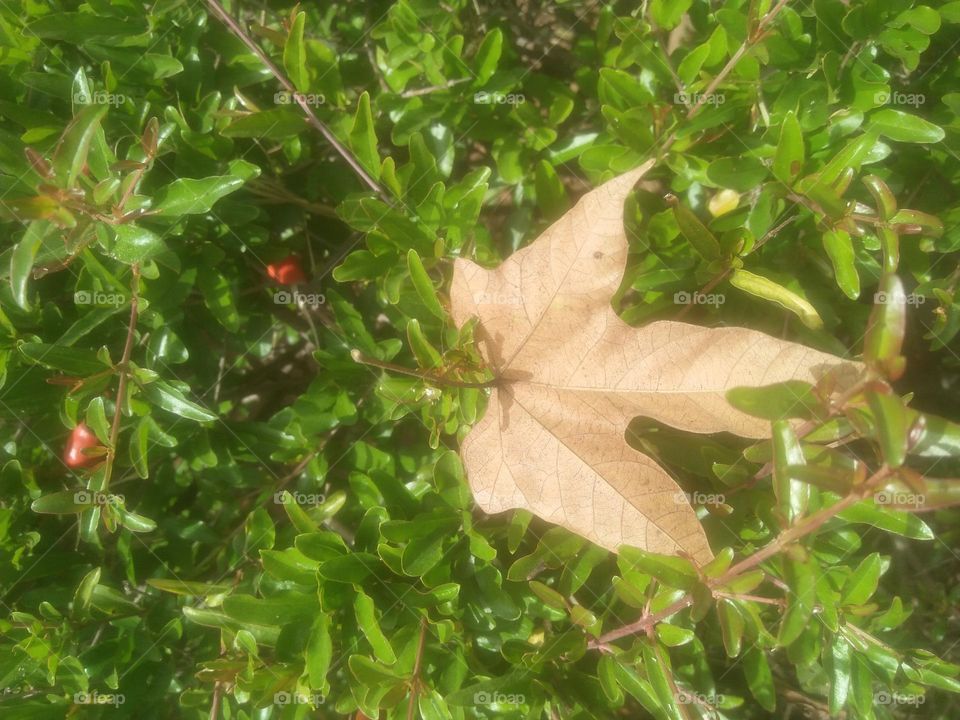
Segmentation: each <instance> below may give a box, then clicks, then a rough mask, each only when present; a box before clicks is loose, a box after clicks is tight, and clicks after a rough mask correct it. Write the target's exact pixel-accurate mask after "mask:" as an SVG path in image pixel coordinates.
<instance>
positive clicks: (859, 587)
mask: <svg viewBox="0 0 960 720" xmlns="http://www.w3.org/2000/svg"><path fill="white" fill-rule="evenodd" d="M882 569H883V561H882V560H881V558H880V554H879V553H870V554H869V555H867V557H865V558H864V559H863V560H862V561H861V562H860V564H859V565H858V566H857V569H856V570H854V571H853V574H852V575H851V576H850V577H848V578H847V581H846V582H845V583H844V584H843V594H842V596H841V603H842V604H844V605H863V604H864V603H865V602H867V600H869V599H870V598H871V597H872V596H873V593H875V592H876V590H877V583H879V582H880V571H881V570H882Z"/></svg>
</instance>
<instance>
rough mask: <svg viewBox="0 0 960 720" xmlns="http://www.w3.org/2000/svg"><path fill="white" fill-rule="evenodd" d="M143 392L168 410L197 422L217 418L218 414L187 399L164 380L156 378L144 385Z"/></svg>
mask: <svg viewBox="0 0 960 720" xmlns="http://www.w3.org/2000/svg"><path fill="white" fill-rule="evenodd" d="M142 390H143V394H144V395H145V396H146V397H147V399H148V400H150V402H152V403H154V404H156V405H157V407H160V408H163V409H164V410H166V411H167V412H172V413H173V414H174V415H179V416H180V417H183V418H186V419H187V420H196V421H197V422H209V421H211V420H216V419H217V416H216V415H214V414H213V413H211V412H209V411H208V410H206V409H205V408H203V407H201V406H200V405H198V404H197V403H195V402H192V401H191V400H187V398H185V397H184V396H183V393H181V392H180V391H179V390H177V389H176V388H175V387H173V386H172V385H170V384H168V383H166V382H164V381H163V380H156V381H155V382H152V383H150V384H149V385H144V386H142Z"/></svg>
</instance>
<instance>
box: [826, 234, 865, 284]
mask: <svg viewBox="0 0 960 720" xmlns="http://www.w3.org/2000/svg"><path fill="white" fill-rule="evenodd" d="M823 248H824V250H826V251H827V257H829V258H830V262H831V263H832V264H833V274H834V277H836V279H837V285H838V286H839V287H840V289H841V290H843V294H844V295H846V296H847V297H848V298H850V299H851V300H856V299H857V298H858V297H860V276H859V275H858V274H857V265H856V253H855V252H854V250H853V241H852V240H851V239H850V233H848V232H847V231H846V230H839V229H837V230H827V231H826V232H825V233H824V234H823Z"/></svg>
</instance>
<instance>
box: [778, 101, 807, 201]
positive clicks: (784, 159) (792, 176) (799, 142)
mask: <svg viewBox="0 0 960 720" xmlns="http://www.w3.org/2000/svg"><path fill="white" fill-rule="evenodd" d="M804 155H805V153H804V146H803V131H802V130H801V129H800V121H799V120H797V116H796V115H795V114H794V113H793V112H788V113H787V114H786V116H785V117H784V119H783V125H781V126H780V141H779V142H778V143H777V152H776V154H775V155H774V157H773V168H772V169H773V176H774V177H775V178H777V180H779V181H781V182H783V183H785V184H787V185H791V184H792V183H793V181H794V180H796V179H797V177H798V176H799V175H800V172H801V171H802V170H803V160H804Z"/></svg>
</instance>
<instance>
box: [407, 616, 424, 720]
mask: <svg viewBox="0 0 960 720" xmlns="http://www.w3.org/2000/svg"><path fill="white" fill-rule="evenodd" d="M428 627H429V625H428V623H427V618H426V616H423V617H422V618H420V640H419V642H418V643H417V657H416V659H415V660H414V661H413V675H412V676H411V678H410V704H409V705H407V720H413V715H414V707H416V702H417V696H418V695H419V694H420V686H421V684H422V683H421V681H420V667H421V665H422V664H423V649H424V647H425V646H426V642H427V628H428Z"/></svg>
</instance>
